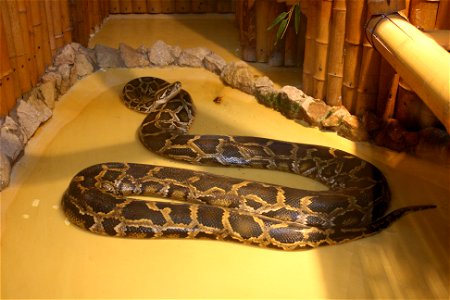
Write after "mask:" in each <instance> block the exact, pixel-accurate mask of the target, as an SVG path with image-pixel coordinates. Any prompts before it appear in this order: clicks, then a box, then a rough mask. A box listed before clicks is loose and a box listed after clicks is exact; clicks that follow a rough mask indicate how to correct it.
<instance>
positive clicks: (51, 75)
mask: <svg viewBox="0 0 450 300" xmlns="http://www.w3.org/2000/svg"><path fill="white" fill-rule="evenodd" d="M41 79H42V82H43V83H47V82H52V84H53V85H54V86H55V92H56V97H55V100H56V99H57V98H58V97H59V90H60V86H61V82H62V76H61V74H59V73H58V72H56V71H49V72H46V73H45V74H44V75H43V76H42V78H41Z"/></svg>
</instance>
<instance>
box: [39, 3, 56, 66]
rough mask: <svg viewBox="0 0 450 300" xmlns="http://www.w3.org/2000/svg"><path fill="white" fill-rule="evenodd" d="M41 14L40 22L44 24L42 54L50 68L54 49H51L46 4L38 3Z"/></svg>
mask: <svg viewBox="0 0 450 300" xmlns="http://www.w3.org/2000/svg"><path fill="white" fill-rule="evenodd" d="M37 2H38V3H39V8H40V12H41V17H40V20H41V22H42V52H43V53H44V62H45V65H46V66H48V65H50V64H51V63H52V49H51V47H50V35H49V32H48V24H47V13H46V11H45V2H44V1H37Z"/></svg>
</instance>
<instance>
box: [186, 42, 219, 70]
mask: <svg viewBox="0 0 450 300" xmlns="http://www.w3.org/2000/svg"><path fill="white" fill-rule="evenodd" d="M211 53H212V52H211V50H209V49H206V48H203V47H196V48H189V49H185V50H184V51H182V52H181V55H180V57H179V58H178V64H179V65H180V66H182V67H193V68H200V67H202V66H203V59H204V58H205V57H206V56H207V55H209V54H211Z"/></svg>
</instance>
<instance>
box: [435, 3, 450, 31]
mask: <svg viewBox="0 0 450 300" xmlns="http://www.w3.org/2000/svg"><path fill="white" fill-rule="evenodd" d="M434 28H435V29H450V1H449V0H444V1H442V0H441V1H440V2H439V8H438V12H437V16H436V24H435V26H434Z"/></svg>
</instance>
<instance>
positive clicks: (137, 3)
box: [132, 0, 147, 14]
mask: <svg viewBox="0 0 450 300" xmlns="http://www.w3.org/2000/svg"><path fill="white" fill-rule="evenodd" d="M132 7H133V13H135V14H143V13H146V12H147V2H146V0H133V3H132Z"/></svg>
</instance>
